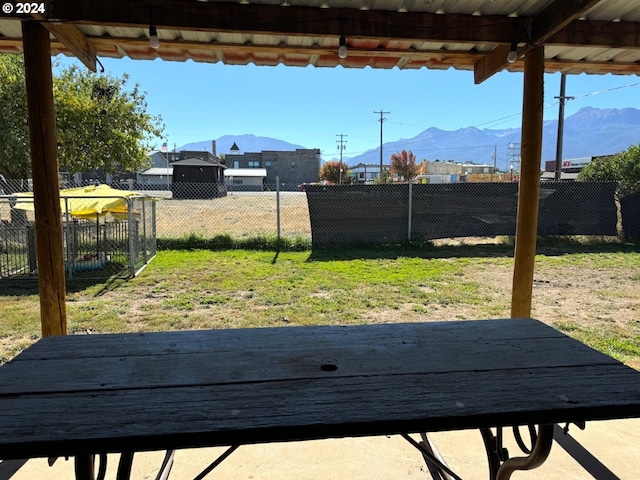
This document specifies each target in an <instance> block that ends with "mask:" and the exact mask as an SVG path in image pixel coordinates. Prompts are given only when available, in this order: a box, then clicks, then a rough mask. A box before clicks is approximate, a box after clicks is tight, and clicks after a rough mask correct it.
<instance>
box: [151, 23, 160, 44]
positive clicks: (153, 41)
mask: <svg viewBox="0 0 640 480" xmlns="http://www.w3.org/2000/svg"><path fill="white" fill-rule="evenodd" d="M149 45H150V46H151V48H158V47H159V46H160V40H159V39H158V30H156V27H155V25H149Z"/></svg>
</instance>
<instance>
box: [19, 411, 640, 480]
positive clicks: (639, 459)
mask: <svg viewBox="0 0 640 480" xmlns="http://www.w3.org/2000/svg"><path fill="white" fill-rule="evenodd" d="M569 433H570V435H571V436H572V437H574V438H575V439H576V440H578V441H579V442H580V443H581V444H582V445H583V446H584V447H585V448H587V449H588V450H589V451H590V452H591V453H592V454H593V455H595V456H596V457H597V458H598V460H600V461H601V462H602V463H603V464H604V465H605V466H606V467H607V468H608V469H609V470H611V471H612V472H613V473H614V474H615V476H613V477H611V478H616V477H617V478H620V479H622V480H640V419H633V420H616V421H606V422H591V423H588V424H587V428H586V430H584V431H582V430H579V429H578V428H577V427H576V426H574V425H572V426H571V430H570V432H569ZM506 437H507V438H506V440H505V441H506V442H507V447H509V451H510V453H511V456H517V455H518V452H519V450H518V449H517V447H515V446H513V445H512V444H511V443H509V442H508V440H509V439H510V438H511V434H510V433H509V434H507V435H506ZM414 438H416V439H419V436H417V435H416V436H414ZM430 438H431V439H432V440H433V442H434V443H435V445H436V447H437V449H438V450H439V451H440V453H441V454H442V455H443V456H444V458H445V459H446V461H447V462H448V464H449V466H450V467H451V468H452V469H453V470H454V471H455V472H456V473H457V474H458V475H460V476H461V477H462V478H464V479H465V480H475V479H479V480H485V479H486V478H487V468H486V456H485V453H484V447H483V446H482V439H481V437H480V434H479V433H478V432H477V431H461V432H445V433H434V434H432V435H430ZM224 450H225V449H224V448H206V449H197V450H179V451H177V452H176V456H175V463H174V467H173V470H172V472H171V476H170V479H172V480H187V479H189V480H191V479H193V478H194V477H195V476H196V475H198V474H199V473H200V472H201V471H202V470H203V469H204V468H206V467H207V466H208V465H209V463H211V462H212V461H213V460H214V459H215V458H216V457H217V456H218V455H220V454H221V453H222V452H223V451H224ZM162 458H163V453H161V452H150V453H141V454H137V455H136V456H135V459H134V463H133V474H132V479H135V480H147V479H150V480H154V479H155V476H156V474H157V472H158V468H159V467H160V464H161V462H162ZM116 469H117V456H110V461H109V468H108V471H107V480H113V479H115V473H116ZM206 478H207V479H211V480H214V479H216V478H219V479H225V480H239V479H251V480H285V479H291V480H299V479H309V480H310V479H318V480H320V479H322V480H344V479H362V480H364V479H367V480H387V479H395V480H403V479H407V480H415V479H430V478H431V477H430V476H429V473H428V469H427V467H426V465H425V463H424V461H423V459H422V457H421V455H420V453H419V452H418V451H417V450H416V449H415V448H414V447H412V446H411V445H410V444H409V443H408V442H407V441H406V440H404V439H403V438H401V437H400V436H391V437H367V438H347V439H337V440H318V441H308V442H296V443H279V444H268V445H251V446H243V447H240V448H239V449H238V450H237V451H236V452H234V453H233V454H232V455H231V456H230V457H229V458H228V459H227V460H225V461H224V462H223V463H222V464H221V465H220V466H219V467H218V468H216V469H215V470H214V471H213V472H211V473H210V474H209V475H208V476H207V477H206ZM591 478H594V477H592V476H591V475H589V474H588V473H587V472H586V471H585V470H584V469H582V467H580V466H579V465H578V464H577V463H576V462H575V461H574V460H573V459H572V458H571V457H570V456H569V455H568V454H567V453H566V452H565V451H564V450H563V449H562V448H561V447H560V446H559V445H558V444H557V443H556V442H554V445H553V448H552V450H551V455H550V456H549V459H548V460H547V461H546V463H545V464H544V465H543V466H542V467H540V468H538V469H535V470H531V471H529V472H517V473H515V474H514V475H513V476H512V479H514V480H521V479H522V480H524V479H545V480H547V479H548V480H560V479H562V480H573V479H591ZM36 479H37V480H67V479H69V480H71V479H73V462H72V461H71V460H69V461H65V460H64V459H58V460H57V461H56V463H55V464H54V466H53V467H49V466H48V465H47V461H46V459H34V460H30V461H29V462H27V463H26V464H25V465H24V466H23V467H22V468H21V469H20V470H19V471H18V472H17V473H16V474H15V475H14V476H13V477H11V480H36Z"/></svg>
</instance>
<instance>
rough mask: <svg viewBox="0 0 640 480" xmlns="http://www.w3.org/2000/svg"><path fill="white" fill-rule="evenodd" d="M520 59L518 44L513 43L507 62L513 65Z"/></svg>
mask: <svg viewBox="0 0 640 480" xmlns="http://www.w3.org/2000/svg"><path fill="white" fill-rule="evenodd" d="M517 58H518V44H517V43H515V42H513V43H512V44H511V47H510V48H509V53H508V54H507V62H508V63H513V62H515V61H516V59H517Z"/></svg>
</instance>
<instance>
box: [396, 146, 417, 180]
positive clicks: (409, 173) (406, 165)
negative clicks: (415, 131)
mask: <svg viewBox="0 0 640 480" xmlns="http://www.w3.org/2000/svg"><path fill="white" fill-rule="evenodd" d="M419 173H420V165H416V156H415V155H414V154H413V152H412V151H411V150H409V151H407V150H402V151H401V152H399V153H394V154H392V155H391V175H392V176H393V175H396V174H397V175H398V177H399V178H401V179H403V180H405V181H409V180H411V179H412V178H414V177H415V176H416V175H418V174H419Z"/></svg>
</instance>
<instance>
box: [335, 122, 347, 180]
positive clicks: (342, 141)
mask: <svg viewBox="0 0 640 480" xmlns="http://www.w3.org/2000/svg"><path fill="white" fill-rule="evenodd" d="M348 136H349V135H343V134H342V133H340V134H337V135H336V137H340V140H336V143H337V144H338V150H340V163H339V164H338V168H339V169H340V183H339V185H342V152H343V150H344V149H345V146H346V143H347V141H346V140H345V137H348Z"/></svg>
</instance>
